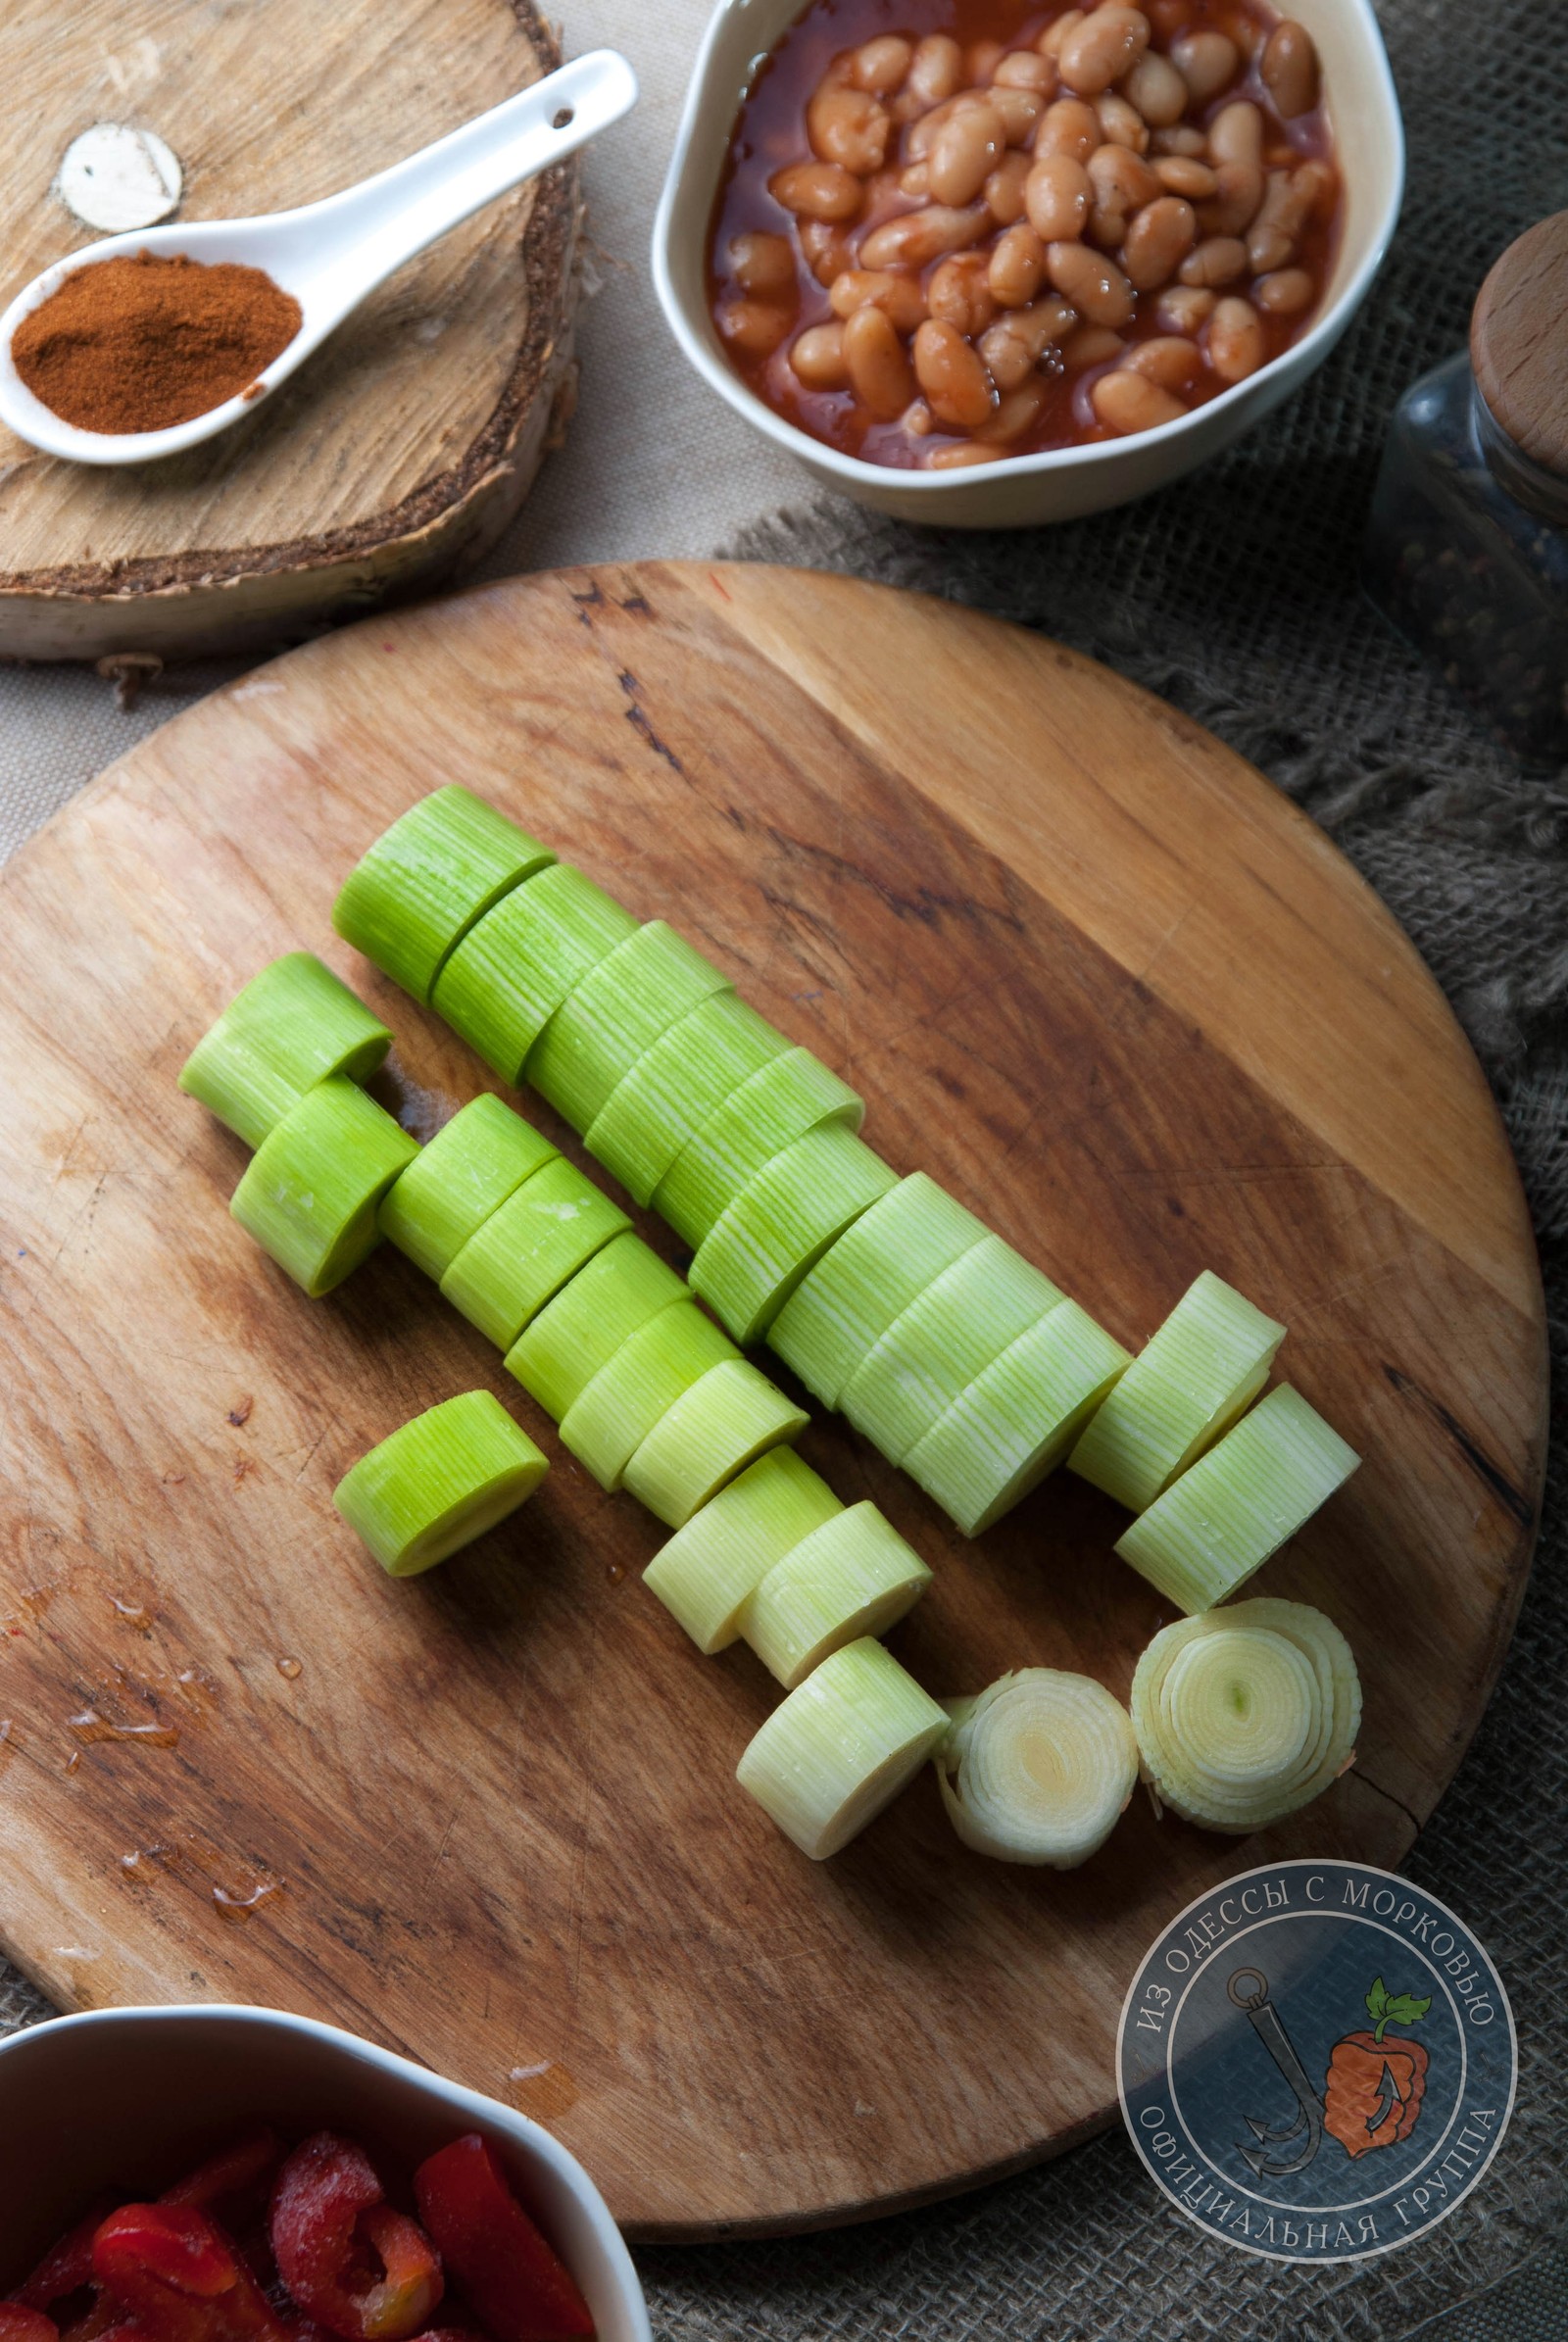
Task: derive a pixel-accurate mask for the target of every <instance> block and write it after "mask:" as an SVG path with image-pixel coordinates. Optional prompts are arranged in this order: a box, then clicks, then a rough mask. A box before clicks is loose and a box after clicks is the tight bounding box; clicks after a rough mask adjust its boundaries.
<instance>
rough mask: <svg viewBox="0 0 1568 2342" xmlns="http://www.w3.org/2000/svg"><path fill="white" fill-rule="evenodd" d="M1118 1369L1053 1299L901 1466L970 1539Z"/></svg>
mask: <svg viewBox="0 0 1568 2342" xmlns="http://www.w3.org/2000/svg"><path fill="white" fill-rule="evenodd" d="M851 1233H852V1234H853V1233H854V1232H853V1231H852V1232H851ZM1127 1365H1128V1356H1127V1352H1126V1351H1125V1350H1124V1349H1123V1348H1122V1346H1121V1343H1120V1342H1114V1341H1112V1339H1111V1337H1110V1336H1109V1335H1108V1334H1107V1333H1106V1332H1105V1331H1104V1328H1103V1326H1097V1325H1096V1323H1095V1321H1094V1319H1093V1318H1092V1317H1090V1316H1089V1315H1088V1314H1087V1313H1086V1312H1085V1311H1084V1310H1082V1309H1080V1308H1079V1306H1078V1304H1077V1302H1076V1301H1058V1302H1057V1303H1056V1304H1055V1306H1054V1308H1052V1309H1048V1310H1047V1311H1046V1314H1045V1316H1044V1317H1042V1318H1039V1319H1037V1321H1036V1322H1035V1324H1034V1325H1032V1326H1031V1327H1029V1329H1028V1331H1027V1332H1026V1333H1023V1334H1020V1335H1019V1337H1018V1339H1017V1341H1016V1342H1010V1343H1009V1344H1008V1346H1007V1348H1006V1349H1005V1350H1004V1351H1003V1353H1002V1355H1001V1356H1000V1357H999V1358H994V1359H993V1360H992V1362H991V1364H990V1365H989V1366H988V1367H987V1368H986V1369H985V1371H984V1372H983V1373H982V1374H979V1375H977V1376H976V1377H975V1379H974V1381H973V1382H972V1383H971V1384H970V1385H969V1387H968V1389H967V1390H965V1391H960V1393H959V1395H958V1396H957V1397H956V1399H955V1400H954V1402H953V1404H952V1405H951V1406H950V1407H949V1408H948V1410H947V1412H946V1413H945V1414H943V1415H940V1416H939V1417H938V1418H937V1421H936V1422H935V1423H934V1424H933V1425H932V1426H931V1429H930V1430H929V1431H928V1432H927V1433H925V1435H924V1436H923V1437H922V1438H921V1439H916V1441H915V1443H914V1445H913V1446H912V1447H911V1448H910V1449H909V1452H908V1454H907V1456H906V1457H905V1459H904V1469H905V1470H906V1472H907V1473H908V1474H909V1476H910V1478H911V1479H913V1480H917V1481H918V1482H919V1484H920V1486H921V1488H924V1490H925V1492H926V1494H927V1495H928V1496H934V1497H935V1499H936V1501H937V1503H938V1504H940V1505H941V1506H942V1509H943V1511H944V1512H946V1513H947V1514H949V1515H950V1517H951V1518H952V1519H953V1520H955V1521H956V1523H957V1525H958V1527H959V1528H960V1529H961V1530H962V1531H963V1534H964V1536H965V1537H978V1536H979V1535H980V1534H981V1532H982V1530H986V1529H989V1528H990V1527H991V1525H992V1523H993V1522H994V1521H1000V1520H1001V1519H1002V1517H1003V1515H1004V1513H1008V1512H1010V1511H1011V1510H1012V1508H1013V1506H1014V1505H1015V1504H1017V1503H1018V1502H1020V1500H1021V1499H1022V1498H1023V1497H1025V1496H1027V1495H1028V1493H1029V1490H1030V1489H1031V1488H1036V1487H1038V1485H1039V1483H1040V1482H1041V1481H1043V1480H1044V1479H1045V1477H1046V1475H1047V1473H1048V1472H1052V1471H1054V1469H1055V1467H1056V1465H1057V1464H1059V1463H1060V1462H1061V1459H1062V1457H1063V1456H1064V1455H1065V1454H1066V1453H1067V1450H1068V1448H1069V1447H1071V1445H1072V1443H1073V1440H1074V1439H1076V1438H1077V1436H1078V1433H1079V1431H1080V1429H1081V1428H1082V1426H1083V1425H1084V1423H1085V1422H1087V1420H1088V1418H1089V1417H1090V1415H1092V1414H1093V1412H1094V1410H1095V1408H1096V1407H1097V1406H1099V1405H1100V1403H1101V1401H1102V1400H1103V1397H1104V1395H1105V1392H1106V1391H1109V1390H1110V1389H1111V1387H1112V1385H1113V1384H1114V1383H1115V1381H1116V1378H1117V1376H1118V1375H1120V1374H1122V1373H1124V1372H1125V1371H1126V1368H1127Z"/></svg>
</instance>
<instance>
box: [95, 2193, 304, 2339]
mask: <svg viewBox="0 0 1568 2342" xmlns="http://www.w3.org/2000/svg"><path fill="white" fill-rule="evenodd" d="M92 2269H93V2275H94V2277H95V2278H96V2279H97V2281H98V2283H99V2284H100V2285H101V2286H102V2287H103V2289H104V2292H105V2294H106V2295H107V2296H108V2298H109V2300H110V2301H111V2302H112V2303H114V2304H115V2305H117V2306H118V2307H119V2308H121V2309H122V2310H123V2312H124V2313H125V2315H126V2317H127V2318H128V2319H129V2320H130V2321H131V2322H132V2323H133V2324H134V2325H135V2326H136V2328H137V2329H138V2331H139V2332H140V2333H141V2334H142V2335H143V2336H144V2337H145V2342H283V2335H282V2328H281V2326H280V2324H279V2322H278V2319H277V2318H276V2317H275V2316H274V2314H273V2312H272V2310H271V2307H270V2304H269V2302H268V2299H267V2296H266V2295H265V2294H264V2293H263V2291H262V2289H261V2287H260V2286H259V2285H258V2284H257V2282H256V2279H255V2278H254V2277H253V2276H252V2274H251V2272H250V2270H249V2269H247V2268H246V2267H245V2264H244V2263H243V2261H242V2260H241V2259H240V2257H239V2254H238V2252H237V2251H236V2249H235V2247H234V2246H233V2244H232V2243H231V2242H230V2241H229V2239H228V2238H227V2237H226V2236H225V2235H224V2234H223V2231H222V2229H221V2228H220V2226H219V2225H218V2222H217V2221H216V2220H214V2219H213V2218H212V2217H211V2215H210V2214H208V2213H205V2212H203V2211H201V2210H200V2209H199V2208H198V2207H197V2206H196V2205H194V2204H125V2205H123V2206H122V2207H121V2209H120V2211H118V2212H112V2213H111V2214H110V2215H109V2218H108V2219H107V2220H105V2221H104V2223H103V2225H102V2226H101V2227H100V2228H99V2230H98V2233H97V2235H96V2236H95V2237H94V2238H93V2245H92Z"/></svg>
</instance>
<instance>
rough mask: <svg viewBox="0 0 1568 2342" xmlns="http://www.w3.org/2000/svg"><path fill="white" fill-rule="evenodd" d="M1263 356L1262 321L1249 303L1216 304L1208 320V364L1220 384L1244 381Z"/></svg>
mask: <svg viewBox="0 0 1568 2342" xmlns="http://www.w3.org/2000/svg"><path fill="white" fill-rule="evenodd" d="M1266 355H1267V347H1266V344H1265V341H1264V337H1263V320H1262V318H1261V317H1259V316H1258V314H1257V312H1256V310H1255V309H1254V308H1253V307H1252V305H1251V303H1250V301H1243V300H1242V299H1240V297H1239V296H1237V295H1234V294H1233V295H1232V296H1231V297H1230V298H1229V299H1227V300H1224V301H1222V302H1220V304H1219V306H1218V308H1217V309H1216V310H1215V312H1214V315H1213V316H1212V317H1210V318H1209V320H1208V363H1209V365H1210V366H1212V368H1213V370H1214V372H1215V373H1216V374H1218V376H1219V378H1220V380H1221V381H1222V382H1245V381H1246V379H1247V377H1248V375H1249V374H1255V373H1256V371H1257V369H1258V367H1259V366H1261V365H1262V363H1263V360H1264V358H1265V357H1266Z"/></svg>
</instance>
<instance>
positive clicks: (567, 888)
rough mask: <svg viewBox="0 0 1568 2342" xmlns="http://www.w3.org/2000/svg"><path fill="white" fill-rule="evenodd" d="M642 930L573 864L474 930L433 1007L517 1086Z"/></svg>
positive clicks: (511, 899) (540, 880) (542, 878)
mask: <svg viewBox="0 0 1568 2342" xmlns="http://www.w3.org/2000/svg"><path fill="white" fill-rule="evenodd" d="M636 932H637V922H636V920H635V919H634V918H633V917H632V915H631V913H630V911H629V910H622V908H621V906H620V904H619V903H617V902H616V901H615V900H614V898H613V896H611V895H607V894H606V893H605V891H604V889H603V887H596V886H595V885H594V882H593V880H592V879H591V878H585V877H584V876H583V874H582V872H581V871H580V870H577V869H574V868H573V867H572V865H571V864H570V863H569V862H557V863H556V864H555V865H554V867H553V868H551V869H549V870H541V871H540V873H539V875H538V876H537V877H536V878H531V879H530V880H529V881H528V883H527V885H526V886H523V887H516V888H515V889H514V890H513V892H512V893H511V894H510V895H507V896H505V897H503V899H502V901H501V902H499V903H497V904H496V906H495V908H494V909H493V910H490V911H487V912H486V913H485V915H484V917H483V918H482V919H480V920H479V921H478V923H477V924H476V925H475V926H473V927H472V928H470V929H469V931H468V933H467V934H466V936H465V937H464V939H463V941H462V943H461V944H459V946H458V948H457V950H456V951H454V952H453V953H452V956H451V958H450V959H449V960H448V961H447V963H446V966H445V967H444V968H443V969H442V970H441V973H440V975H439V976H438V977H437V979H436V985H435V991H434V993H433V994H432V995H431V1005H432V1006H433V1007H434V1009H435V1011H436V1014H437V1015H438V1016H443V1017H445V1019H446V1021H447V1023H448V1024H449V1025H450V1026H451V1027H452V1029H453V1031H454V1032H455V1033H461V1034H462V1036H463V1038H464V1040H465V1041H466V1042H467V1043H468V1044H469V1046H470V1047H471V1048H473V1049H477V1050H478V1052H479V1054H480V1056H481V1057H482V1058H483V1059H484V1061H485V1063H486V1064H487V1065H488V1066H489V1067H491V1069H492V1070H493V1071H494V1072H496V1073H498V1074H499V1075H500V1076H501V1079H502V1080H503V1081H504V1082H511V1083H512V1084H513V1086H514V1088H515V1087H516V1085H517V1084H518V1083H519V1082H520V1081H521V1080H522V1069H523V1066H524V1065H525V1064H526V1063H527V1059H528V1051H529V1050H530V1049H532V1048H533V1045H534V1043H535V1042H536V1041H537V1040H538V1038H539V1036H540V1034H541V1033H542V1032H543V1031H544V1029H545V1027H546V1025H547V1024H548V1023H549V1022H550V1019H551V1018H552V1017H553V1016H554V1015H555V1013H556V1010H557V1009H558V1008H559V1007H560V1006H561V1003H562V1001H563V1000H564V999H565V998H566V995H567V994H568V993H569V992H570V991H571V990H572V988H573V986H574V985H578V984H580V983H581V982H582V980H583V978H584V976H586V975H587V974H588V973H589V971H590V969H592V968H595V967H597V966H598V964H599V962H600V961H601V960H602V959H603V958H604V957H605V955H606V953H607V952H609V951H613V950H614V948H615V946H616V945H617V944H619V943H624V941H625V940H626V938H627V936H629V935H635V934H636Z"/></svg>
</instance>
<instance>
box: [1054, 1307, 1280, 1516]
mask: <svg viewBox="0 0 1568 2342" xmlns="http://www.w3.org/2000/svg"><path fill="white" fill-rule="evenodd" d="M1284 1339H1285V1328H1284V1327H1283V1326H1282V1325H1278V1324H1276V1322H1275V1320H1274V1319H1273V1318H1271V1317H1265V1316H1264V1315H1263V1312H1262V1311H1261V1309H1254V1308H1253V1306H1252V1304H1251V1302H1250V1301H1249V1300H1247V1299H1246V1298H1245V1297H1244V1296H1243V1295H1242V1294H1241V1293H1237V1292H1236V1291H1235V1289H1234V1287H1232V1286H1229V1285H1227V1284H1225V1283H1224V1281H1223V1280H1222V1279H1221V1278H1219V1277H1216V1276H1214V1275H1212V1274H1211V1272H1210V1271H1209V1270H1207V1269H1205V1270H1204V1271H1203V1272H1202V1274H1201V1276H1200V1277H1199V1278H1198V1279H1197V1280H1196V1281H1195V1282H1194V1283H1193V1284H1192V1285H1190V1286H1189V1287H1188V1289H1187V1291H1186V1293H1183V1295H1182V1297H1181V1299H1180V1300H1179V1301H1178V1302H1177V1304H1176V1306H1175V1308H1174V1309H1173V1310H1172V1311H1171V1313H1170V1315H1169V1317H1167V1318H1166V1320H1165V1322H1164V1324H1163V1325H1162V1326H1161V1327H1160V1328H1159V1330H1158V1332H1157V1333H1155V1334H1153V1335H1152V1336H1151V1338H1150V1340H1149V1341H1148V1342H1146V1343H1145V1345H1144V1347H1143V1349H1142V1350H1141V1351H1140V1352H1139V1354H1138V1356H1137V1357H1136V1358H1135V1359H1134V1361H1133V1363H1132V1365H1131V1366H1130V1367H1129V1368H1128V1369H1127V1372H1126V1373H1125V1374H1124V1375H1123V1376H1122V1378H1121V1381H1120V1382H1119V1383H1118V1384H1117V1385H1116V1388H1115V1390H1114V1391H1112V1392H1111V1393H1110V1396H1109V1397H1108V1398H1107V1399H1106V1401H1105V1403H1104V1405H1103V1407H1102V1408H1101V1409H1100V1411H1099V1413H1098V1414H1097V1415H1096V1416H1095V1417H1094V1419H1093V1421H1092V1422H1091V1423H1090V1425H1089V1427H1088V1429H1087V1430H1086V1431H1085V1433H1084V1436H1083V1438H1082V1439H1080V1440H1079V1442H1078V1444H1077V1446H1076V1447H1075V1448H1074V1449H1073V1451H1072V1454H1071V1456H1070V1457H1069V1458H1068V1462H1069V1464H1070V1466H1071V1468H1072V1470H1073V1471H1074V1472H1077V1473H1080V1474H1081V1475H1082V1477H1083V1478H1084V1479H1085V1480H1090V1481H1093V1482H1094V1484H1095V1487H1096V1488H1103V1489H1104V1491H1105V1493H1106V1495H1107V1496H1114V1497H1115V1498H1116V1501H1117V1502H1118V1503H1119V1504H1125V1505H1126V1506H1128V1508H1129V1509H1130V1510H1131V1511H1133V1512H1135V1513H1141V1512H1143V1511H1144V1510H1145V1509H1146V1508H1147V1507H1148V1506H1149V1505H1151V1504H1152V1503H1153V1501H1154V1498H1155V1497H1156V1496H1157V1495H1158V1494H1159V1492H1160V1490H1161V1488H1168V1487H1169V1485H1170V1483H1171V1482H1172V1481H1173V1480H1174V1479H1175V1478H1176V1477H1177V1475H1178V1474H1179V1473H1181V1472H1184V1471H1185V1470H1186V1469H1187V1467H1188V1465H1189V1464H1191V1463H1193V1462H1194V1461H1195V1460H1196V1459H1197V1457H1199V1456H1200V1455H1201V1454H1202V1452H1203V1450H1204V1448H1205V1447H1210V1446H1212V1444H1213V1442H1214V1441H1215V1440H1216V1439H1221V1438H1222V1437H1223V1436H1224V1434H1225V1433H1226V1432H1227V1431H1228V1430H1229V1429H1230V1427H1231V1425H1232V1424H1233V1423H1235V1422H1236V1421H1237V1419H1238V1418H1239V1417H1240V1416H1242V1415H1244V1414H1245V1413H1246V1411H1247V1409H1248V1408H1249V1407H1250V1405H1251V1403H1252V1401H1253V1399H1254V1398H1255V1397H1256V1396H1257V1394H1258V1392H1259V1391H1261V1390H1262V1388H1263V1386H1264V1384H1265V1383H1266V1382H1267V1381H1268V1375H1269V1368H1270V1367H1271V1366H1272V1365H1273V1363H1274V1353H1275V1351H1276V1350H1277V1349H1278V1348H1279V1346H1280V1343H1281V1342H1283V1341H1284Z"/></svg>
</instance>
